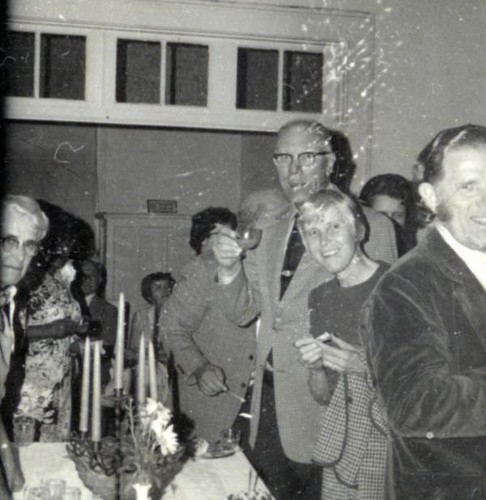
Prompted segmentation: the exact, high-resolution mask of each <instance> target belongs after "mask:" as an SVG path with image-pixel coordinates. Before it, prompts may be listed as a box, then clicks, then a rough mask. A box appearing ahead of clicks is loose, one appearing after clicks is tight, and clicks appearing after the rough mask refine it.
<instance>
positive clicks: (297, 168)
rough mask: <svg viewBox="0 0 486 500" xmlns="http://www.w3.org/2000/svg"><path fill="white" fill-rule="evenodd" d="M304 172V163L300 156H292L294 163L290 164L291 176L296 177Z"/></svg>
mask: <svg viewBox="0 0 486 500" xmlns="http://www.w3.org/2000/svg"><path fill="white" fill-rule="evenodd" d="M300 172H302V161H301V160H300V158H299V157H298V156H292V161H291V162H290V175H295V174H297V173H300Z"/></svg>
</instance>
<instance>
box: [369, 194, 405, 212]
mask: <svg viewBox="0 0 486 500" xmlns="http://www.w3.org/2000/svg"><path fill="white" fill-rule="evenodd" d="M377 207H392V208H398V209H402V208H403V209H405V205H404V204H403V200H400V199H399V198H394V197H393V196H390V195H388V194H376V195H375V196H374V197H373V208H374V209H375V210H376V209H377Z"/></svg>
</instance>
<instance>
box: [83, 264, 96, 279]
mask: <svg viewBox="0 0 486 500" xmlns="http://www.w3.org/2000/svg"><path fill="white" fill-rule="evenodd" d="M81 269H82V271H83V274H84V275H86V276H97V275H98V269H97V267H96V266H95V265H94V264H93V263H92V262H84V263H83V265H82V266H81Z"/></svg>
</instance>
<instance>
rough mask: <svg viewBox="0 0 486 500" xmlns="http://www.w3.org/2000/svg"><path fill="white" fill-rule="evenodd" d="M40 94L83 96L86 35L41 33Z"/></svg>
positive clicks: (69, 96) (66, 96)
mask: <svg viewBox="0 0 486 500" xmlns="http://www.w3.org/2000/svg"><path fill="white" fill-rule="evenodd" d="M40 62H41V69H40V92H39V95H40V96H41V97H51V98H56V99H79V100H82V99H84V88H85V76H86V75H85V68H86V37H84V36H70V35H67V36H65V35H46V34H44V35H41V61H40Z"/></svg>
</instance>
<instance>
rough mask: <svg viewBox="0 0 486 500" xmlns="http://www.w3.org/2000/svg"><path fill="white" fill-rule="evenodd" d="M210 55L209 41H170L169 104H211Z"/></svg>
mask: <svg viewBox="0 0 486 500" xmlns="http://www.w3.org/2000/svg"><path fill="white" fill-rule="evenodd" d="M208 58H209V53H208V47H207V46H206V45H190V44H187V43H168V44H167V69H166V85H165V102H166V104H179V105H186V106H206V105H207V101H208Z"/></svg>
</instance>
